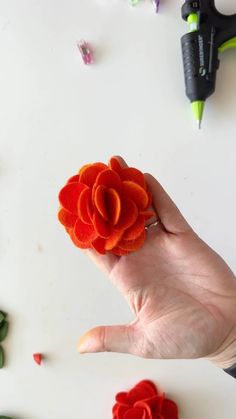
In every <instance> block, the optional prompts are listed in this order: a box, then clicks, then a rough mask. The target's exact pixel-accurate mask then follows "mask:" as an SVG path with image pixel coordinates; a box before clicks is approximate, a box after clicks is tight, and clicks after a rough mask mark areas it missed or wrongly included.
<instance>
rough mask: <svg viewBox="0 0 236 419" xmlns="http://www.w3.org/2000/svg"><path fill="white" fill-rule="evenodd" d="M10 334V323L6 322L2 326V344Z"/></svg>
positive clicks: (0, 338)
mask: <svg viewBox="0 0 236 419" xmlns="http://www.w3.org/2000/svg"><path fill="white" fill-rule="evenodd" d="M7 333H8V322H7V321H6V320H4V321H3V322H2V323H1V325H0V342H2V341H3V340H4V339H5V337H6V336H7Z"/></svg>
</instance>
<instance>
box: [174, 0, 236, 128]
mask: <svg viewBox="0 0 236 419" xmlns="http://www.w3.org/2000/svg"><path fill="white" fill-rule="evenodd" d="M182 18H183V19H184V20H185V21H187V24H188V27H189V32H188V33H187V34H185V35H184V36H183V37H182V38H181V45H182V55H183V65H184V77H185V88H186V95H187V97H188V98H189V100H190V102H191V106H192V112H193V115H194V118H195V120H196V121H197V123H198V126H199V128H200V127H201V121H202V118H203V112H204V103H205V101H206V99H207V98H208V97H209V96H211V95H212V94H213V93H214V91H215V86H216V74H217V70H218V69H219V65H220V61H219V53H223V52H225V51H226V50H228V49H232V48H236V14H233V15H228V16H227V15H224V14H222V13H220V12H219V11H218V10H217V9H216V6H215V0H186V1H185V3H184V5H183V6H182Z"/></svg>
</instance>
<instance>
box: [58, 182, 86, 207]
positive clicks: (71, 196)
mask: <svg viewBox="0 0 236 419" xmlns="http://www.w3.org/2000/svg"><path fill="white" fill-rule="evenodd" d="M85 188H86V186H85V185H83V184H81V183H68V184H67V185H66V186H64V188H62V190H61V191H60V193H59V201H60V204H61V206H62V207H63V208H64V209H66V210H67V211H69V212H71V213H72V214H77V204H78V199H79V196H80V194H81V192H82V191H83V190H84V189H85Z"/></svg>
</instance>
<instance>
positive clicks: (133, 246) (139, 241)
mask: <svg viewBox="0 0 236 419" xmlns="http://www.w3.org/2000/svg"><path fill="white" fill-rule="evenodd" d="M145 239H146V231H145V230H144V231H143V232H142V233H141V234H140V236H139V237H137V238H136V239H135V240H124V239H122V240H121V241H120V242H119V247H120V248H121V249H123V250H128V251H129V252H131V251H132V252H134V251H136V250H138V249H140V247H142V246H143V244H144V242H145Z"/></svg>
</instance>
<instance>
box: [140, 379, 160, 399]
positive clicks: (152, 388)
mask: <svg viewBox="0 0 236 419" xmlns="http://www.w3.org/2000/svg"><path fill="white" fill-rule="evenodd" d="M135 387H142V388H147V389H148V391H149V397H153V396H157V395H158V391H157V388H156V386H155V384H154V383H153V382H152V381H150V380H142V381H140V382H139V383H138V384H136V386H135Z"/></svg>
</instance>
